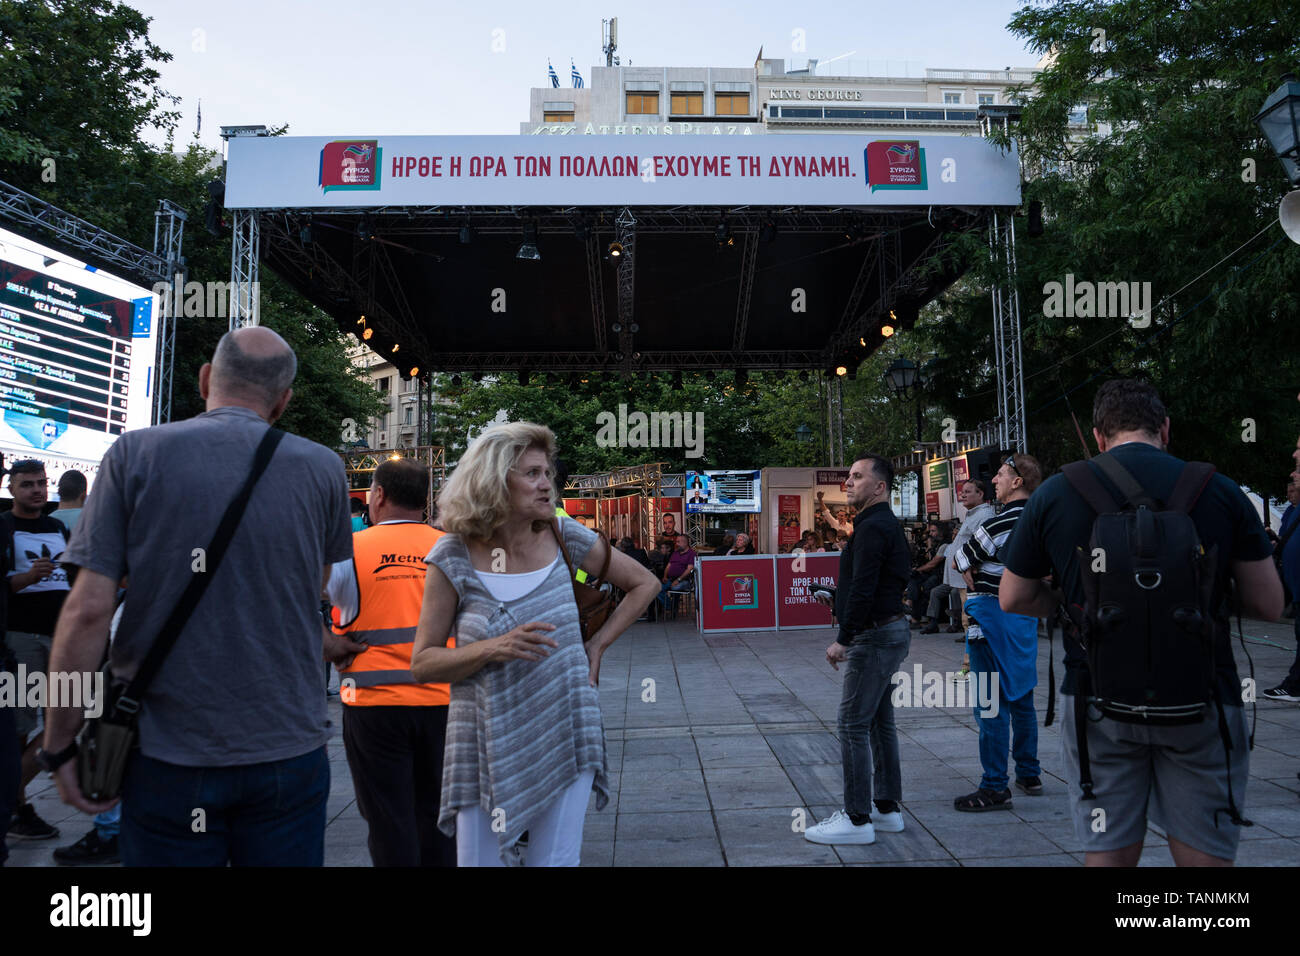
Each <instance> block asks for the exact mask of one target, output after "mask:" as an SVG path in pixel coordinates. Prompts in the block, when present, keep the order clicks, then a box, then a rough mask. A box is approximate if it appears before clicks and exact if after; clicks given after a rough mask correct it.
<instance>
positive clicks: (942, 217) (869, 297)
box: [258, 206, 989, 376]
mask: <svg viewBox="0 0 1300 956" xmlns="http://www.w3.org/2000/svg"><path fill="white" fill-rule="evenodd" d="M628 212H630V213H631V215H632V217H633V218H634V219H635V220H636V223H635V226H634V227H630V228H629V227H627V226H624V227H622V228H620V226H619V225H618V222H617V221H618V219H619V217H620V215H622V214H623V210H622V209H620V208H593V207H566V208H539V207H528V208H468V209H462V208H450V209H449V208H440V209H412V208H402V209H397V208H392V207H387V208H378V209H371V210H365V211H362V210H355V211H352V210H349V211H333V210H331V211H328V212H316V213H306V212H297V211H294V212H286V211H265V212H261V213H259V214H258V217H259V226H260V232H261V259H262V261H263V263H264V264H265V265H268V266H270V267H271V268H272V269H274V270H275V271H276V272H277V273H278V274H279V275H280V276H282V277H284V278H285V279H286V280H287V281H288V282H289V283H290V284H291V285H292V286H293V287H294V288H296V289H298V290H299V291H300V292H301V293H303V294H304V295H305V296H306V297H307V298H309V299H310V300H311V301H313V302H314V303H316V304H317V305H319V306H320V307H321V308H322V309H324V310H325V311H327V312H328V313H329V314H330V315H332V316H333V317H334V318H335V319H336V320H337V321H338V324H339V328H340V329H341V330H343V331H345V332H353V333H356V334H358V335H361V334H363V332H364V331H365V330H369V331H370V337H369V339H367V340H366V344H367V345H369V346H370V347H371V349H373V350H374V351H375V352H377V353H378V354H380V355H383V356H385V357H387V358H390V359H391V360H392V361H393V363H394V364H395V365H396V366H397V367H398V369H399V370H400V371H401V372H402V374H403V375H406V376H409V375H410V374H411V373H412V370H413V369H418V370H419V371H420V372H426V371H461V372H477V371H483V372H493V371H505V370H516V369H529V370H535V371H561V370H584V371H585V370H608V371H615V372H620V371H621V372H623V373H635V372H639V371H651V370H673V369H705V368H714V369H731V368H746V369H764V368H768V369H772V368H784V369H824V368H828V367H832V366H833V365H834V364H836V363H837V362H839V361H843V360H845V358H846V357H848V358H850V359H851V358H853V357H856V358H857V359H858V360H860V359H861V358H862V357H865V355H867V354H869V353H870V351H872V350H874V348H876V347H877V346H878V345H879V344H880V343H881V341H883V339H882V337H881V334H880V326H881V323H882V321H885V320H886V319H887V317H888V315H889V312H890V310H891V309H892V310H894V312H895V317H896V319H895V321H896V322H897V328H898V329H900V330H903V329H907V328H910V327H911V325H912V324H913V323H914V322H915V321H916V314H917V311H918V309H919V308H920V307H921V306H922V305H924V304H925V303H926V302H928V301H929V300H931V299H932V298H934V297H935V296H936V295H938V294H939V293H940V292H941V291H943V289H945V288H946V287H947V286H948V285H950V284H951V283H952V282H953V281H954V280H955V279H956V278H957V276H958V274H959V271H958V270H956V269H954V268H953V267H952V266H951V265H948V266H947V267H946V268H945V267H941V265H940V259H941V253H942V252H943V251H944V250H945V249H946V248H947V247H948V246H949V245H950V243H951V242H952V240H953V239H954V238H955V236H956V235H957V234H958V233H960V232H963V231H966V230H971V229H976V228H980V227H982V226H984V225H985V224H986V221H987V215H988V213H989V210H988V209H986V208H952V207H944V208H942V209H940V208H939V207H928V208H927V207H921V208H913V209H896V208H891V209H889V210H881V209H879V208H876V209H870V210H864V209H862V208H861V207H857V208H854V207H845V208H836V209H827V208H815V209H814V208H808V207H779V208H772V207H754V206H747V207H744V208H736V209H717V208H702V207H698V206H683V207H677V208H662V207H655V208H632V209H630V210H628ZM720 227H721V229H722V230H723V233H720V231H719V230H720ZM526 228H535V230H536V246H537V249H538V251H539V253H540V255H541V259H540V260H538V261H534V260H526V259H519V258H516V253H517V252H518V251H519V248H520V244H521V243H522V242H523V241H524V239H525V235H524V233H525V229H526ZM723 234H725V235H727V236H729V237H730V240H731V241H730V243H727V242H726V241H725V240H724V241H722V242H720V241H719V238H720V236H721V235H723ZM620 238H622V239H623V241H624V244H625V245H626V246H627V247H628V249H627V252H628V253H629V254H628V255H625V256H624V257H623V258H622V260H621V262H619V264H617V265H616V264H614V262H612V261H611V260H609V258H608V257H607V250H608V248H609V246H610V244H611V243H612V242H614V241H615V240H617V239H620ZM797 290H802V292H799V291H797ZM800 307H802V310H800ZM363 316H364V324H362V321H361V320H362V317H363ZM395 347H396V351H394V348H395ZM854 348H856V349H857V355H856V356H848V355H847V352H848V351H850V350H852V349H854ZM855 364H856V363H855Z"/></svg>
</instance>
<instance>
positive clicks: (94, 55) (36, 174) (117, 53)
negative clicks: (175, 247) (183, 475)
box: [0, 0, 383, 447]
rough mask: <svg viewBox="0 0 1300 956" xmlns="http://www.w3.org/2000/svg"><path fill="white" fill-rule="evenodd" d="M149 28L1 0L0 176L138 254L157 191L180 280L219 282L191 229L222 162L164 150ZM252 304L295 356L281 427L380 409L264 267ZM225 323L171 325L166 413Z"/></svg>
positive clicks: (327, 429) (155, 50)
mask: <svg viewBox="0 0 1300 956" xmlns="http://www.w3.org/2000/svg"><path fill="white" fill-rule="evenodd" d="M150 22H151V21H150V20H149V18H147V17H145V16H144V15H143V14H141V13H139V12H138V11H135V10H133V9H131V8H130V7H128V6H126V5H125V4H118V3H111V2H105V0H88V2H64V0H48V2H39V0H0V163H3V172H2V173H0V176H2V178H4V179H5V180H6V181H7V182H10V183H12V184H13V185H15V186H18V187H19V188H20V189H23V190H25V191H27V192H30V193H32V194H34V195H36V196H38V197H40V198H42V199H45V200H47V201H48V202H51V203H54V204H55V205H58V206H60V207H61V208H63V209H66V210H68V211H69V212H73V213H75V214H77V215H79V216H81V217H82V218H84V219H87V220H89V221H91V222H93V223H95V224H96V225H98V226H102V227H103V228H104V229H106V230H108V231H110V232H113V233H116V234H117V235H120V236H122V237H123V238H126V239H131V240H133V241H134V242H135V243H136V244H137V245H140V246H144V247H145V248H150V247H151V244H152V237H153V230H154V211H155V209H156V206H157V201H158V199H160V198H166V199H169V200H171V201H173V202H175V203H176V204H177V205H179V206H180V207H181V208H182V209H184V210H185V212H186V214H187V216H188V222H187V224H186V225H187V228H186V230H185V246H184V254H185V257H186V275H185V278H186V279H187V280H189V281H193V282H200V283H208V282H221V283H224V282H226V281H228V279H229V277H230V252H231V244H230V237H229V235H228V234H226V233H224V232H223V233H222V234H221V235H218V236H213V235H211V234H210V233H208V232H207V231H206V230H204V229H203V227H202V223H203V208H204V206H205V205H206V203H207V202H208V199H209V193H208V188H207V187H208V183H209V182H211V181H212V180H214V179H217V178H219V177H220V176H221V157H220V155H219V154H218V153H216V152H215V151H213V150H209V149H205V148H203V147H202V146H200V145H199V144H197V143H191V144H189V146H188V147H187V148H186V149H185V150H184V151H179V152H177V151H174V150H173V138H172V137H173V133H174V131H175V127H176V123H177V121H178V117H179V113H177V112H176V111H175V110H172V109H169V108H168V107H169V106H174V105H175V104H176V102H177V100H176V98H175V97H172V96H170V95H169V94H167V93H166V92H165V91H164V90H162V89H161V88H160V87H159V86H158V79H159V73H158V71H157V69H156V65H157V64H161V63H165V62H167V61H169V60H170V59H171V54H170V53H168V52H167V51H165V50H163V49H162V48H160V47H158V46H157V45H156V44H154V43H153V42H152V41H151V40H150V39H149V32H148V31H149V24H150ZM73 64H75V65H76V68H71V65H73ZM151 129H156V130H161V131H163V132H164V133H165V134H166V147H165V148H164V149H161V150H160V149H155V148H153V147H151V146H149V145H148V144H147V143H146V142H145V141H144V135H145V134H146V132H148V131H149V130H151ZM284 130H285V128H284V127H280V128H278V129H276V130H273V132H274V133H283V132H284ZM47 159H49V160H53V165H52V166H51V165H49V164H47V163H46V162H45V160H47ZM51 171H52V175H51ZM37 238H39V239H40V240H41V241H42V242H45V243H46V244H48V245H52V246H56V247H57V246H59V245H60V243H59V242H58V240H56V239H54V238H52V237H49V236H38V237H37ZM66 251H68V252H71V253H72V254H74V255H76V254H79V250H75V249H67V250H66ZM110 271H114V270H112V269H111V267H110ZM136 278H138V277H136ZM260 303H261V310H260V315H261V321H262V323H263V324H264V325H267V326H268V327H270V328H273V329H275V330H276V331H277V332H279V333H280V334H281V335H282V336H284V338H285V340H286V341H287V342H288V343H289V344H290V346H292V347H293V349H294V351H295V353H296V354H297V356H298V377H297V379H296V380H295V382H294V398H293V400H292V401H291V402H290V404H289V408H288V411H287V412H286V413H285V415H284V417H283V418H282V419H281V421H280V423H279V425H280V427H283V428H285V429H287V430H290V431H293V432H294V433H296V434H300V435H303V436H305V437H307V438H310V439H312V440H314V441H318V442H320V443H321V444H324V445H327V446H330V447H336V446H338V445H339V444H340V432H341V422H342V420H343V419H344V418H347V417H353V418H355V419H356V420H357V421H358V422H360V421H363V420H364V419H365V418H368V417H372V416H374V415H376V414H379V413H380V412H381V411H382V409H383V402H382V400H381V399H380V398H379V397H378V396H377V395H375V393H374V390H373V389H372V388H370V386H369V384H368V383H367V382H365V381H364V380H363V379H362V378H360V377H359V376H358V375H357V374H356V373H355V372H354V370H353V369H352V367H351V364H350V363H349V362H348V360H347V356H346V349H347V341H346V339H345V338H344V337H343V336H342V335H341V334H340V333H339V331H338V327H337V325H336V324H335V323H334V321H333V320H332V319H330V318H329V317H328V316H327V315H325V313H323V312H322V311H320V310H319V309H318V308H316V307H315V306H314V305H312V304H311V303H309V302H307V301H306V300H305V299H304V298H302V297H301V296H299V295H298V294H297V293H296V292H294V291H293V290H292V289H290V288H289V287H288V286H287V285H285V284H284V283H283V282H282V281H280V280H279V279H278V278H277V277H275V276H274V275H273V274H272V273H270V272H269V270H268V271H264V272H263V273H262V274H261V297H260ZM228 327H229V318H228V313H227V312H226V311H223V312H222V313H221V314H217V315H206V316H183V317H180V318H178V319H177V326H176V353H175V362H174V366H173V379H172V382H173V388H172V396H173V397H172V419H173V420H179V419H182V418H188V417H190V416H193V415H196V414H199V413H200V412H202V411H203V402H202V399H201V398H200V396H199V394H198V384H197V383H198V370H199V367H200V366H201V365H202V364H203V363H204V362H206V361H208V359H209V358H210V357H211V355H212V352H213V349H214V348H215V347H216V344H217V341H218V340H219V339H220V337H221V335H222V334H223V333H224V332H225V331H226V330H227V329H228Z"/></svg>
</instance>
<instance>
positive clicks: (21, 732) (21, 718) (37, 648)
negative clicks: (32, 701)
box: [5, 631, 54, 746]
mask: <svg viewBox="0 0 1300 956" xmlns="http://www.w3.org/2000/svg"><path fill="white" fill-rule="evenodd" d="M5 643H6V644H8V645H9V648H10V650H12V651H13V652H14V658H15V659H16V660H17V661H18V663H19V664H26V665H27V673H28V674H34V673H36V672H37V671H39V672H40V673H42V674H49V672H50V645H52V644H53V643H54V638H53V637H51V636H50V635H49V634H30V633H28V632H27V631H5ZM28 686H30V685H28ZM21 690H23V691H25V690H26V688H22V689H21ZM23 699H24V700H26V694H25V693H24V694H23ZM43 716H44V715H43V714H42V712H41V708H39V707H15V708H14V717H15V723H16V724H17V725H18V739H19V740H20V741H22V743H23V745H24V746H25V745H26V743H27V740H28V738H29V737H31V735H32V734H33V733H34V732H35V731H36V728H37V727H39V726H40V724H41V719H42V718H43Z"/></svg>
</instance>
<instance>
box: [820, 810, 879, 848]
mask: <svg viewBox="0 0 1300 956" xmlns="http://www.w3.org/2000/svg"><path fill="white" fill-rule="evenodd" d="M803 838H804V839H805V840H807V841H808V842H809V843H821V844H823V845H828V846H833V845H839V844H857V845H862V844H866V843H875V842H876V828H875V827H873V826H872V825H871V822H870V821H868V822H866V823H864V824H862V826H855V825H854V823H853V821H852V820H850V819H849V815H848V814H847V813H845V812H844V811H843V810H836V811H835V812H834V813H832V814H831V815H830V816H829V817H827V818H826V819H825V820H823V821H822V822H821V823H819V824H817V825H816V826H812V827H809V828H808V829H807V830H805V831H804V834H803Z"/></svg>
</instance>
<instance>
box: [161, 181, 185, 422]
mask: <svg viewBox="0 0 1300 956" xmlns="http://www.w3.org/2000/svg"><path fill="white" fill-rule="evenodd" d="M185 218H186V217H185V210H184V209H182V208H181V207H180V206H178V205H176V204H175V203H174V202H171V201H170V200H167V199H160V200H158V209H157V210H156V211H155V212H154V214H153V254H154V255H155V256H158V257H159V258H160V259H162V260H163V262H165V263H166V269H167V281H168V282H169V283H171V286H170V290H169V292H168V294H167V295H165V296H163V301H162V308H161V309H159V310H158V359H157V363H156V364H155V365H154V368H155V369H157V375H156V376H155V377H154V386H153V399H154V401H153V423H154V424H155V425H162V424H164V423H165V422H169V421H171V420H172V370H173V368H174V367H175V364H176V363H175V358H176V318H177V317H176V316H175V315H173V314H172V313H173V312H176V311H179V309H180V302H181V295H182V292H183V288H184V285H183V278H184V275H185V257H184V256H182V255H181V245H182V243H183V241H184V238H185Z"/></svg>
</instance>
